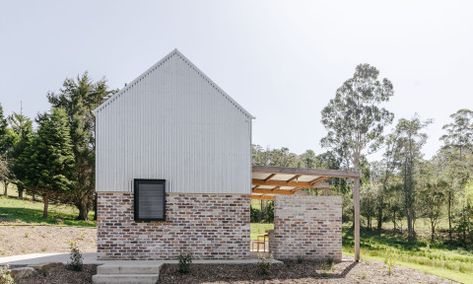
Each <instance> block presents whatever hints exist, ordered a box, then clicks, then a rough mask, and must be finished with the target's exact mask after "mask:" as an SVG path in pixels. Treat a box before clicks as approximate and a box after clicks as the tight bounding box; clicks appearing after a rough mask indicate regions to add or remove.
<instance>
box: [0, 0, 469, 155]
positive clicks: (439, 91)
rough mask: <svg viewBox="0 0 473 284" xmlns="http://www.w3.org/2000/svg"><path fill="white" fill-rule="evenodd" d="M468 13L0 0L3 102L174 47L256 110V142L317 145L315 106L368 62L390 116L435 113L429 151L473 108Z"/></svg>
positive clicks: (120, 74) (112, 77)
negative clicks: (453, 120)
mask: <svg viewBox="0 0 473 284" xmlns="http://www.w3.org/2000/svg"><path fill="white" fill-rule="evenodd" d="M472 12H473V2H471V1H464V2H462V1H438V2H436V1H416V0H414V1H413V0H410V1H380V0H376V1H116V0H115V1H48V0H46V1H13V0H12V1H1V2H0V103H1V104H2V106H3V107H4V109H5V112H6V113H7V114H9V113H11V112H12V111H17V112H19V111H20V102H22V106H23V113H24V114H26V115H28V116H30V117H35V116H36V115H37V113H39V112H44V111H47V110H48V109H49V104H48V102H47V99H46V94H47V93H48V92H50V91H57V90H58V89H59V88H60V87H61V85H62V82H63V81H64V79H65V78H70V77H75V76H77V75H79V74H81V73H83V72H84V71H88V72H89V74H90V76H91V77H92V78H93V79H95V80H99V79H102V78H105V79H106V80H107V81H108V84H109V86H110V87H112V88H122V87H123V86H124V84H125V83H128V82H130V81H132V80H133V79H134V78H136V77H137V76H139V75H140V74H141V73H142V72H144V71H145V70H146V69H147V68H148V67H150V66H151V65H153V64H154V63H156V62H157V61H158V60H159V59H161V58H162V57H163V56H165V55H166V54H168V53H169V52H170V51H172V50H173V49H174V48H177V49H179V50H180V51H181V52H182V53H183V54H184V55H185V56H186V57H188V58H189V59H190V60H191V61H192V62H193V63H194V64H196V65H197V66H198V67H199V68H200V69H201V70H202V71H203V72H204V73H206V74H207V75H208V76H209V77H210V78H212V80H214V81H215V82H216V83H217V84H218V85H219V86H220V87H221V88H222V89H223V90H225V91H226V92H227V93H228V94H229V95H230V96H231V97H233V98H234V99H235V100H236V101H237V102H238V103H239V104H241V105H242V106H243V107H244V108H245V109H246V110H248V111H249V112H250V113H251V114H253V115H254V116H255V117H256V119H255V120H254V122H253V143H255V144H259V145H262V146H263V147H271V148H274V147H282V146H285V147H288V148H289V149H290V150H291V151H293V152H295V153H302V152H304V151H305V150H306V149H314V150H315V151H316V152H317V153H320V152H322V151H323V149H321V147H320V139H321V138H322V137H323V136H324V135H325V133H326V131H325V129H324V127H323V125H322V124H321V122H320V118H321V116H320V111H321V110H322V108H323V107H324V106H326V105H327V104H328V102H329V100H330V99H331V98H333V97H334V95H335V92H336V90H337V88H338V87H339V86H341V84H342V83H343V82H344V81H345V80H347V79H348V78H350V77H351V76H352V75H353V72H354V69H355V66H356V65H358V64H360V63H369V64H371V65H373V66H375V67H376V68H378V70H380V76H381V77H382V78H388V79H389V80H391V81H392V83H393V85H394V90H395V93H394V96H393V97H392V99H391V100H390V102H388V103H387V104H386V105H385V107H386V108H387V109H389V110H390V111H392V112H393V113H394V114H395V119H396V120H397V119H399V118H411V117H413V116H414V114H416V113H417V114H418V115H419V116H420V117H421V118H423V119H433V124H431V125H430V126H429V127H428V128H427V129H426V132H427V133H428V135H429V140H428V143H427V144H426V145H425V147H424V152H425V156H426V158H429V157H431V156H432V155H433V154H435V152H436V151H437V149H438V148H439V147H440V146H441V143H440V142H439V140H438V139H439V137H440V136H441V135H442V134H443V131H442V126H443V125H444V124H446V123H448V122H449V115H450V114H452V113H454V112H455V111H457V110H458V109H460V108H470V109H472V108H473V92H472V88H471V83H472V82H473V71H472V70H473V17H472V16H471V15H472ZM390 128H391V127H388V130H389V129H390ZM379 155H380V154H379V153H378V154H375V155H372V156H371V157H370V159H377V158H379Z"/></svg>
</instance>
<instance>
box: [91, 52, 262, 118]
mask: <svg viewBox="0 0 473 284" xmlns="http://www.w3.org/2000/svg"><path fill="white" fill-rule="evenodd" d="M174 55H177V56H178V57H179V58H180V59H181V60H182V61H184V63H186V64H187V65H188V66H189V67H190V68H191V69H192V70H194V71H195V72H196V73H197V74H198V75H199V76H201V77H202V79H204V80H205V81H207V83H209V84H210V85H211V86H212V87H213V88H214V89H215V90H216V91H217V92H218V93H220V94H221V95H222V96H223V97H224V98H225V99H227V100H228V101H229V102H230V103H231V104H233V105H234V106H235V107H236V108H237V109H238V110H239V111H240V112H242V113H243V114H244V115H246V116H247V117H248V118H250V119H254V118H255V117H254V116H253V115H252V114H250V113H249V112H248V111H247V110H245V109H244V108H243V107H242V106H241V105H240V104H239V103H237V102H236V101H235V100H234V99H233V98H232V97H230V95H228V94H227V93H226V92H225V91H224V90H223V89H222V88H220V87H219V86H218V85H217V84H216V83H215V82H214V81H213V80H212V79H210V78H209V77H208V76H207V75H206V74H205V73H204V72H202V71H201V70H200V69H199V68H198V67H197V66H196V65H195V64H194V63H192V61H190V60H189V59H188V58H187V57H186V56H185V55H184V54H182V53H181V52H180V51H179V50H178V49H177V48H175V49H173V50H172V51H171V52H170V53H168V54H167V55H166V56H164V57H163V58H162V59H161V60H159V61H158V62H156V63H155V64H153V65H152V66H151V67H149V68H148V69H147V70H146V71H145V72H143V73H142V74H141V75H140V76H138V77H137V78H136V79H134V80H133V81H131V82H130V83H129V84H127V85H126V86H125V87H123V88H122V89H120V90H119V91H118V92H117V93H116V94H114V95H112V96H111V97H110V98H108V99H107V100H106V101H104V102H103V103H102V104H100V105H99V106H98V107H97V108H95V109H94V111H93V112H94V113H97V112H99V111H101V110H102V109H104V108H105V107H106V106H108V105H109V104H111V103H113V102H114V101H115V100H116V99H118V98H119V97H120V96H121V95H123V93H125V91H127V90H129V89H130V88H132V87H133V86H135V85H136V84H137V83H138V82H139V81H141V80H142V79H143V78H145V77H146V76H148V75H149V74H150V73H152V72H153V71H155V70H156V69H158V68H159V67H160V66H161V65H162V64H163V63H165V62H166V61H168V60H169V59H170V58H171V57H172V56H174Z"/></svg>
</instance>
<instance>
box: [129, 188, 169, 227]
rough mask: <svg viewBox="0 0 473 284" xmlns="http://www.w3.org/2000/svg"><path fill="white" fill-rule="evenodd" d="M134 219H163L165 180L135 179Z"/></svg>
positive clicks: (164, 210) (164, 215)
mask: <svg viewBox="0 0 473 284" xmlns="http://www.w3.org/2000/svg"><path fill="white" fill-rule="evenodd" d="M134 191H135V192H134V196H135V202H134V204H135V221H153V220H165V217H166V181H165V180H163V179H135V180H134Z"/></svg>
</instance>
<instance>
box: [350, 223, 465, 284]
mask: <svg viewBox="0 0 473 284" xmlns="http://www.w3.org/2000/svg"><path fill="white" fill-rule="evenodd" d="M343 253H344V254H348V255H350V254H353V233H352V232H351V231H350V230H348V229H347V230H344V233H343ZM361 257H362V259H375V260H381V261H385V260H386V259H387V258H391V259H393V260H394V263H395V265H401V266H405V267H410V268H414V269H418V270H421V271H423V272H426V273H430V274H434V275H438V276H441V277H444V278H448V279H451V280H455V281H458V282H462V283H473V253H472V252H468V251H466V250H463V249H459V248H454V247H448V246H446V245H442V244H433V245H430V244H429V243H428V242H424V241H417V242H413V243H409V242H407V241H406V240H404V238H403V237H401V236H399V235H393V234H391V233H383V234H381V235H380V236H379V235H377V234H376V233H374V232H372V231H367V230H363V231H362V234H361Z"/></svg>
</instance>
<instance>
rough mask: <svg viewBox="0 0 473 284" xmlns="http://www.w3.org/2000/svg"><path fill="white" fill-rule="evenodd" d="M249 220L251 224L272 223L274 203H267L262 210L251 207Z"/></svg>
mask: <svg viewBox="0 0 473 284" xmlns="http://www.w3.org/2000/svg"><path fill="white" fill-rule="evenodd" d="M250 219H251V222H252V223H274V202H273V201H267V203H266V206H263V210H261V209H259V208H254V207H251V208H250Z"/></svg>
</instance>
